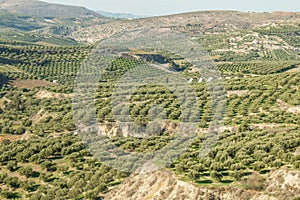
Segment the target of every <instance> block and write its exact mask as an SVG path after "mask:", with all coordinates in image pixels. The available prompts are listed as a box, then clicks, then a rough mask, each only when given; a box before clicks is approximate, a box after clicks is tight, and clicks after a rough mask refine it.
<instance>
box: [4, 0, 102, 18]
mask: <svg viewBox="0 0 300 200" xmlns="http://www.w3.org/2000/svg"><path fill="white" fill-rule="evenodd" d="M0 9H3V10H7V11H8V12H11V13H17V14H22V15H34V16H35V15H38V16H42V17H100V16H101V15H99V14H97V13H96V12H94V11H91V10H88V9H86V8H84V7H78V6H69V5H60V4H51V3H46V2H42V1H37V0H26V1H24V0H3V1H1V2H0Z"/></svg>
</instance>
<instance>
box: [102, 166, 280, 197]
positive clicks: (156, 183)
mask: <svg viewBox="0 0 300 200" xmlns="http://www.w3.org/2000/svg"><path fill="white" fill-rule="evenodd" d="M105 199H109V200H120V199H122V200H127V199H130V200H202V199H203V200H235V199H239V200H276V199H280V198H275V197H271V196H269V195H266V194H263V192H257V191H250V190H245V189H241V188H227V187H226V188H209V187H199V186H195V185H193V184H192V183H187V182H184V181H181V180H179V179H178V178H177V177H176V176H175V175H174V174H173V173H172V172H170V171H155V172H148V173H140V174H133V175H131V176H130V177H129V178H128V179H126V180H125V181H124V182H123V183H122V184H121V185H120V186H118V187H116V188H114V189H113V190H111V191H110V192H109V193H108V194H107V195H106V196H105Z"/></svg>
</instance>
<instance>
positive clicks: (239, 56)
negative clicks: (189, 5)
mask: <svg viewBox="0 0 300 200" xmlns="http://www.w3.org/2000/svg"><path fill="white" fill-rule="evenodd" d="M0 2H1V4H0V5H1V6H2V8H4V7H5V8H6V10H5V11H3V10H2V11H1V12H0V14H1V18H0V199H38V200H45V199H61V200H65V199H92V200H97V199H124V200H127V199H137V200H144V199H149V200H152V199H157V200H165V199H170V200H171V199H172V200H173V199H174V200H177V199H188V200H189V199H191V200H194V199H199V200H200V199H218V200H229V199H230V200H231V199H241V200H244V199H245V200H256V199H258V200H282V199H285V200H297V199H299V198H300V195H299V194H300V184H299V183H300V182H299V181H300V179H299V178H300V92H299V85H300V49H299V48H300V14H299V13H286V12H274V13H245V12H238V11H201V12H193V13H185V14H178V15H172V16H163V17H152V18H145V19H135V20H124V19H123V20H112V19H107V18H102V17H101V16H100V17H96V18H95V16H93V14H92V13H89V12H90V11H87V10H86V9H82V8H78V7H76V8H75V12H73V11H70V13H68V14H67V15H66V16H64V14H62V15H60V12H61V10H58V12H54V14H52V17H49V16H47V15H48V14H47V13H48V12H51V9H55V8H56V6H57V5H53V4H44V3H41V2H38V1H27V3H26V4H25V3H24V2H21V1H3V0H2V1H0ZM8 2H9V3H8ZM12 2H14V3H16V2H17V3H18V4H19V5H20V7H21V8H22V9H20V10H19V7H18V6H17V7H18V8H15V7H14V6H13V5H14V3H12ZM23 3H24V4H23ZM3 5H4V6H3ZM30 5H31V6H33V5H34V6H33V7H36V8H38V10H39V9H41V10H43V9H42V7H43V5H45V7H46V9H45V10H44V11H42V13H44V14H45V17H37V16H36V15H35V14H34V13H31V12H33V9H31V8H28V7H29V6H30ZM71 8H72V9H73V8H74V7H68V8H67V9H71ZM13 12H17V13H18V14H16V13H13ZM39 12H40V11H39ZM72 12H73V13H72ZM21 13H22V14H21ZM26 13H27V14H26ZM82 13H85V14H83V15H82ZM27 15H32V16H27ZM71 15H76V17H74V18H73V17H71ZM158 27H162V28H163V30H172V31H174V32H179V33H180V34H179V35H183V36H184V38H189V39H192V40H193V45H194V47H195V48H196V49H198V46H199V47H200V46H201V48H202V49H203V50H202V51H201V53H200V52H196V53H197V54H196V55H197V58H198V53H199V55H200V54H201V55H200V56H201V57H200V58H203V57H204V58H205V59H208V60H209V61H211V63H213V69H215V70H216V71H217V72H218V77H217V78H218V79H216V78H215V77H213V76H211V77H206V72H205V71H199V70H197V69H198V68H197V67H199V66H196V65H195V64H193V63H192V61H189V60H186V59H184V57H183V56H184V55H181V54H180V52H179V53H178V50H179V49H181V50H182V49H183V46H181V45H180V44H181V43H179V42H180V40H175V43H172V46H167V47H166V46H165V47H166V49H159V48H145V47H139V46H138V47H135V48H123V46H122V48H121V51H120V52H118V51H117V50H118V49H117V50H116V52H117V54H116V55H114V56H111V57H109V56H108V57H101V56H102V55H105V53H111V52H115V51H110V50H111V49H108V51H105V50H106V49H104V51H103V49H100V51H98V50H97V48H98V43H95V42H99V41H101V40H103V39H105V38H111V40H107V41H106V43H104V44H106V45H108V46H109V45H113V44H114V43H113V42H114V41H118V39H119V38H118V36H119V35H117V36H114V37H112V35H114V34H116V33H119V32H122V31H125V30H126V31H127V30H131V29H134V28H140V29H143V28H148V29H146V30H150V31H151V29H152V28H153V29H154V30H155V28H158ZM129 33H131V32H129ZM162 33H164V32H163V31H162ZM127 36H128V35H125V39H128V38H129V39H131V37H127ZM131 36H132V37H133V38H142V39H143V38H145V37H144V35H131ZM120 38H121V39H123V38H124V36H123V38H122V37H120ZM146 39H147V40H145V41H143V40H142V42H143V44H145V43H147V42H149V41H150V42H152V41H153V40H152V39H153V38H149V37H148V38H146ZM134 41H135V40H134ZM183 41H186V40H183ZM110 42H112V44H111V43H110ZM161 42H165V41H161ZM122 44H123V43H122ZM154 44H159V43H154ZM168 44H169V43H168ZM174 44H175V47H174ZM176 45H177V46H176ZM103 46H104V45H103ZM105 47H106V46H105ZM100 48H101V46H100ZM177 48H178V49H177ZM112 50H115V49H112ZM188 50H189V52H192V50H193V49H192V48H188ZM99 52H101V54H100V56H99V55H98V54H97V53H99ZM175 52H176V53H175ZM102 53H103V54H102ZM206 53H207V54H206ZM203 54H204V55H203ZM98 56H99V57H98ZM104 58H105V59H104ZM106 58H107V59H106ZM95 66H96V67H101V70H102V71H100V72H101V77H99V79H96V78H97V77H96V76H97V72H98V71H96V72H95V71H94V70H95V68H94V67H95ZM149 66H150V67H149ZM151 66H154V68H151ZM96 69H98V68H96ZM153 69H155V70H154V71H153ZM152 72H153V73H152ZM149 73H150V75H152V76H149ZM151 73H152V74H151ZM165 74H168V75H169V76H163V75H165ZM125 75H127V77H126V76H125ZM95 77H96V78H95ZM124 77H125V78H124ZM176 77H180V79H173V78H176ZM81 78H84V79H83V80H85V82H80V80H81ZM151 78H153V80H157V79H159V81H160V82H159V83H156V82H155V83H153V82H151V80H152V79H151ZM128 80H129V81H130V80H131V81H132V80H133V81H132V82H133V83H134V84H140V85H137V86H136V85H134V86H136V87H135V88H134V90H131V88H130V87H127V86H129V83H128V82H126V81H128ZM173 80H180V81H182V83H181V82H176V81H173ZM216 80H218V81H216ZM144 81H149V82H150V83H149V82H147V83H149V84H143V83H144ZM214 81H216V84H214V83H215V82H214ZM220 82H221V83H222V84H221V85H220ZM91 86H93V87H95V88H92V89H93V90H90V88H89V87H91ZM212 86H214V87H213V88H211V87H212ZM174 88H175V89H174ZM172 89H174V90H175V92H174V91H173V90H172ZM186 89H188V91H189V92H190V93H191V94H193V96H188V95H186V93H185V91H186ZM78 90H79V91H82V93H80V92H79V93H78ZM90 91H92V93H90ZM179 94H184V95H186V96H187V98H186V99H184V100H186V101H182V99H181V98H180V95H179ZM78 95H79V96H78ZM178 95H179V96H178ZM124 99H125V100H126V101H125V102H123V101H122V100H124ZM193 99H195V102H196V103H195V102H194V103H195V104H193V101H192V100H193ZM80 100H81V101H80ZM215 100H217V102H221V105H226V109H222V108H220V107H219V106H218V105H219V104H216V101H215ZM118 101H120V102H121V103H120V104H118ZM186 102H187V104H186ZM89 106H92V108H93V109H92V110H91V109H90V107H89ZM184 109H188V111H189V112H184ZM214 111H216V112H217V113H219V114H220V115H218V116H216V115H215V114H214ZM158 112H160V113H158ZM124 116H125V117H124ZM128 116H129V117H130V123H124V122H127V121H126V120H127V119H128V118H126V117H128ZM122 117H123V118H122ZM156 117H157V118H158V119H159V122H160V123H151V121H154V119H157V118H156ZM215 118H218V119H219V118H222V119H221V120H222V125H224V126H222V127H221V128H218V129H217V128H215V129H214V128H211V126H212V125H211V124H213V121H214V119H215ZM195 119H196V120H195ZM186 120H188V122H193V123H191V124H193V125H195V124H196V125H195V127H196V128H195V129H192V128H191V129H189V127H190V126H189V125H190V124H189V125H188V127H187V128H186V127H184V126H182V127H181V122H186ZM189 120H191V121H189ZM91 122H95V125H94V126H90V123H91ZM120 124H125V125H124V126H122V127H121V126H120ZM128 124H129V125H128ZM149 124H150V125H153V126H150V125H149ZM84 125H88V127H87V128H85V127H84V128H82V126H84ZM148 125H149V127H150V128H149V129H145V127H147V126H148ZM213 125H214V124H213ZM95 127H96V128H97V129H96V131H98V132H95ZM136 127H137V128H136ZM181 128H182V129H181ZM99 130H100V131H101V132H100V131H99ZM189 130H192V131H193V133H192V137H187V138H185V137H183V140H179V141H178V140H177V137H178V135H179V136H181V135H183V136H185V135H186V132H188V131H189ZM140 132H142V133H144V132H145V133H147V134H149V135H146V136H144V135H139V134H136V133H140ZM216 132H217V133H218V135H216ZM212 134H213V135H212ZM211 138H212V139H215V141H214V142H213V143H210V140H209V139H211ZM186 141H189V143H186ZM172 145H173V146H172ZM209 145H211V146H209ZM169 146H171V147H174V149H172V148H171V149H167V151H166V148H168V147H169ZM206 146H209V147H210V149H209V151H208V152H207V154H202V153H203V152H202V150H203V148H205V147H206ZM174 150H175V151H174ZM177 150H182V151H177ZM153 152H154V153H153ZM156 152H159V154H158V156H156V154H155V153H156ZM173 152H175V155H174V154H172V153H173ZM128 155H132V157H126V156H128ZM170 155H171V156H170ZM172 156H174V157H172ZM170 157H171V158H170ZM119 158H120V159H119ZM140 158H141V159H140ZM150 158H158V160H155V159H153V160H154V162H152V163H151V162H150V161H147V162H145V163H144V161H145V160H144V159H146V160H147V159H150ZM159 159H160V160H159ZM164 162H166V163H165V165H163V164H164ZM123 167H124V168H123ZM158 168H160V170H158ZM124 169H126V170H124ZM127 169H129V170H127ZM133 169H134V170H133ZM135 169H137V170H135ZM131 170H132V171H131Z"/></svg>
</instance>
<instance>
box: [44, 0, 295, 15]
mask: <svg viewBox="0 0 300 200" xmlns="http://www.w3.org/2000/svg"><path fill="white" fill-rule="evenodd" d="M41 1H46V2H50V3H61V4H69V5H77V6H84V7H86V8H88V9H91V10H104V11H109V12H121V13H132V14H137V15H144V16H145V15H146V16H157V15H168V14H175V13H183V12H190V11H200V10H239V11H256V12H265V11H266V12H271V11H294V12H296V11H299V12H300V0H206V1H203V0H41Z"/></svg>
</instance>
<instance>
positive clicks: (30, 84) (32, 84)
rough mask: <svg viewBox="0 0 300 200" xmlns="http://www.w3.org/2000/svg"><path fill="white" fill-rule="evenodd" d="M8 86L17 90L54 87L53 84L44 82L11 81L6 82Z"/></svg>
mask: <svg viewBox="0 0 300 200" xmlns="http://www.w3.org/2000/svg"><path fill="white" fill-rule="evenodd" d="M8 84H9V85H12V86H14V87H17V88H26V89H32V88H35V87H45V86H54V85H56V84H55V83H51V82H49V81H44V80H11V81H9V82H8Z"/></svg>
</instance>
